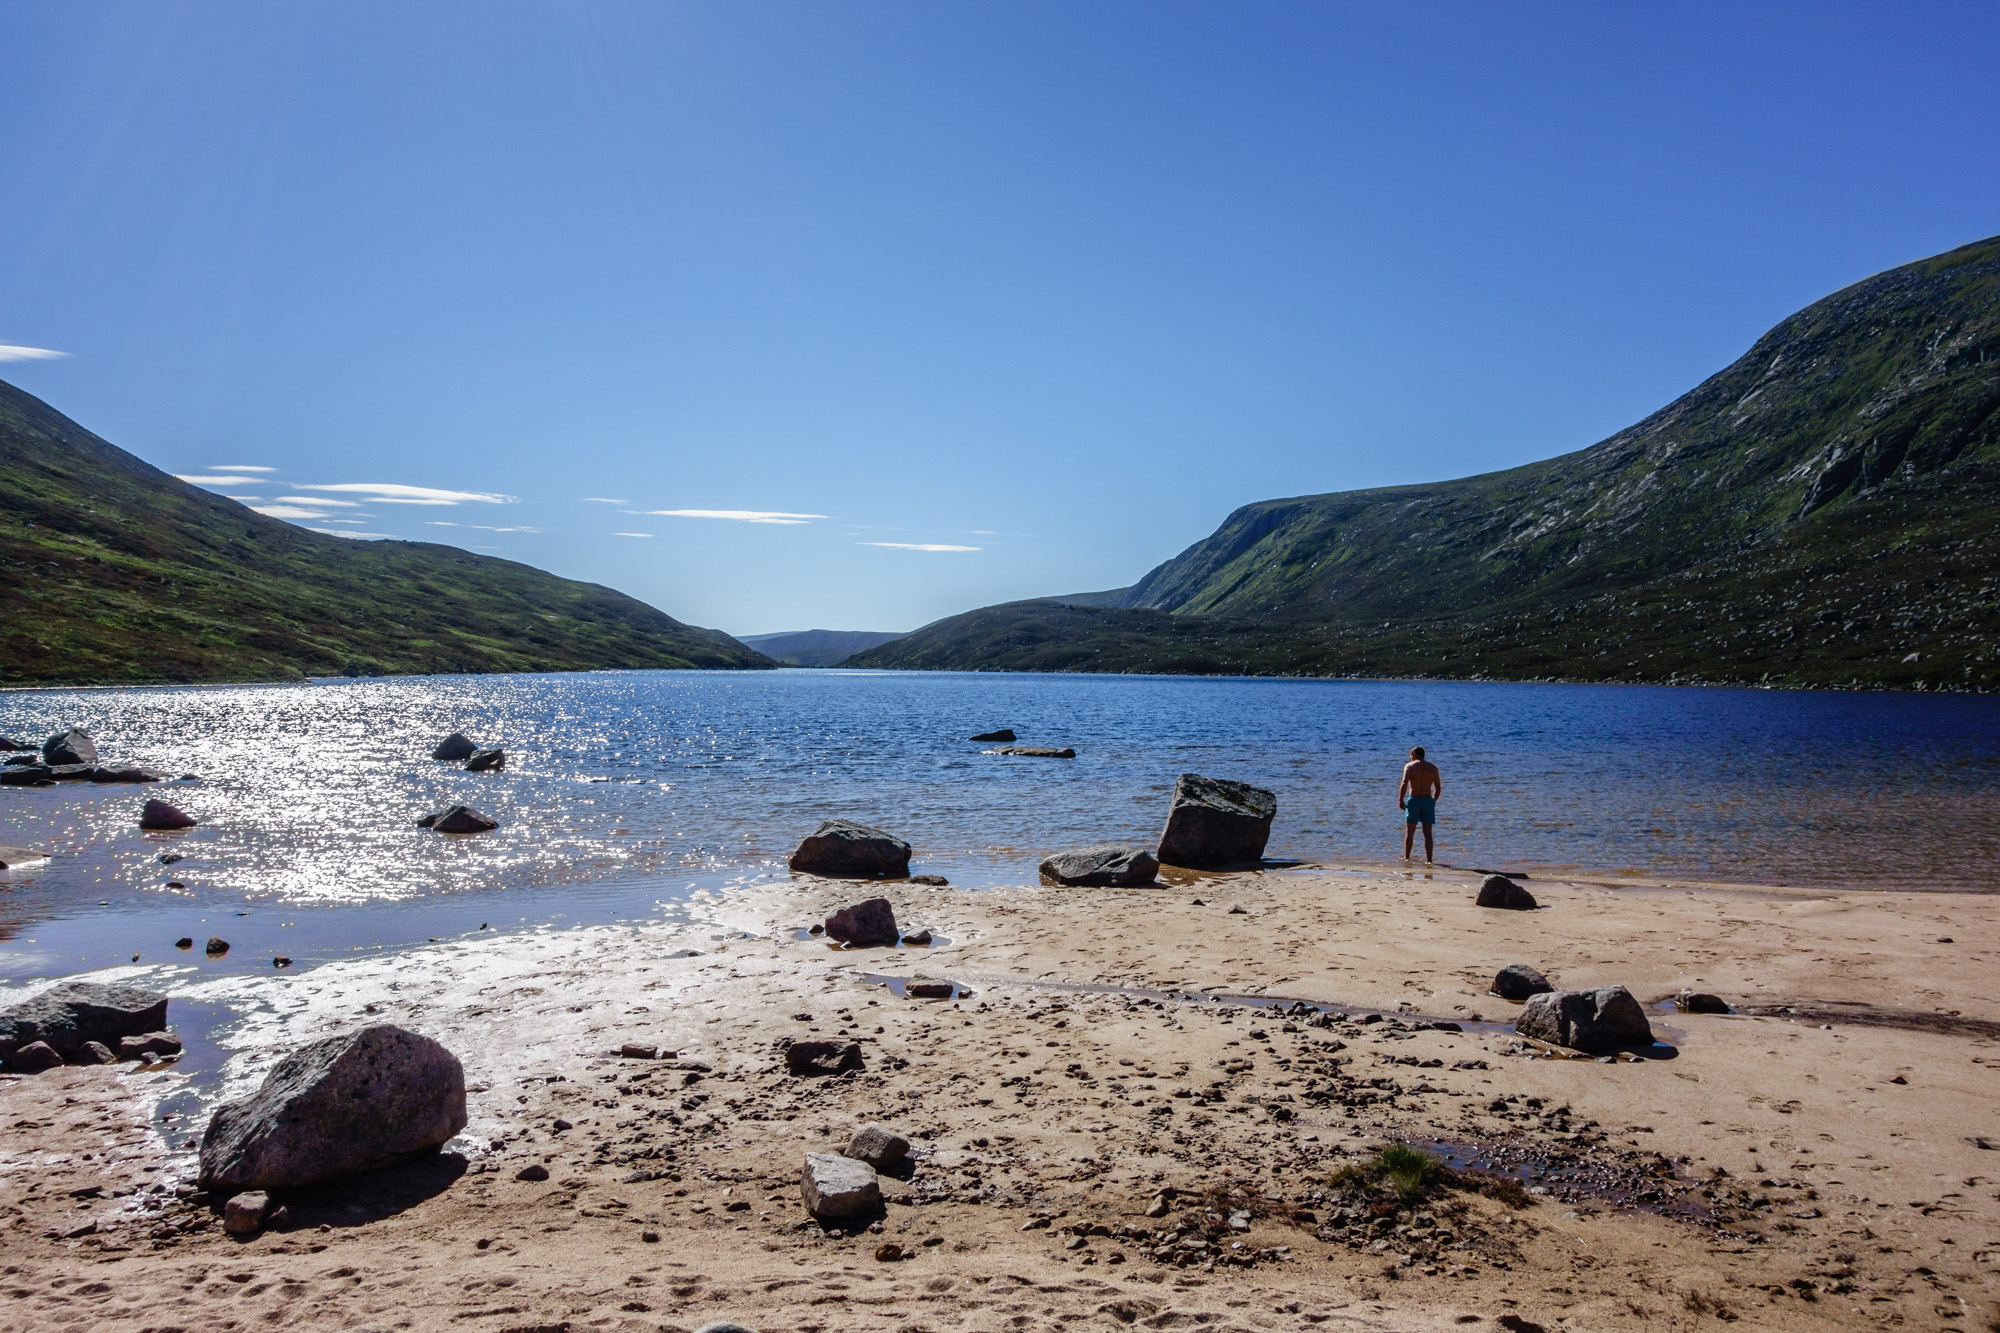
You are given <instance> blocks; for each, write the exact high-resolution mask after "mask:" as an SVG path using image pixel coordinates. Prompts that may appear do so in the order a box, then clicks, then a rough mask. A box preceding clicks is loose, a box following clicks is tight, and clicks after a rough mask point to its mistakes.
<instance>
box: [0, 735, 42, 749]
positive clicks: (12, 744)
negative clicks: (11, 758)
mask: <svg viewBox="0 0 2000 1333" xmlns="http://www.w3.org/2000/svg"><path fill="white" fill-rule="evenodd" d="M41 748H42V747H41V746H39V745H36V744H35V743H34V742H33V741H17V740H14V739H13V738H11V737H8V736H0V750H39V749H41Z"/></svg>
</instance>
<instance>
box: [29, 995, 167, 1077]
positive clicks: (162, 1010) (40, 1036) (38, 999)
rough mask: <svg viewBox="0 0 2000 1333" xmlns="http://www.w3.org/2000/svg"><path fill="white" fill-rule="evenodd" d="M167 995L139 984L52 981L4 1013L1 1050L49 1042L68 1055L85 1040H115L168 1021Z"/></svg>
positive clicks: (112, 1043)
mask: <svg viewBox="0 0 2000 1333" xmlns="http://www.w3.org/2000/svg"><path fill="white" fill-rule="evenodd" d="M166 1022H167V997H166V996H164V995H160V994H158V993H156V992H153V991H148V990H140V989H139V988H138V987H136V986H119V985H104V984H102V983H100V982H95V981H72V982H67V983H65V984H63V985H60V986H54V987H51V988H50V989H48V990H45V991H43V992H42V993H41V994H40V995H36V996H33V997H31V998H29V999H26V1000H23V1001H22V1002H21V1003H20V1004H18V1005H16V1006H14V1008H12V1009H10V1010H8V1011H7V1012H6V1013H4V1014H0V1056H8V1055H12V1054H13V1053H14V1052H16V1051H18V1050H19V1049H20V1048H22V1047H24V1046H27V1045H30V1044H32V1043H34V1042H38V1041H40V1042H47V1043H48V1045H49V1048H50V1049H51V1050H53V1051H55V1052H56V1053H57V1054H58V1055H60V1056H62V1057H64V1058H65V1059H67V1058H70V1057H73V1056H75V1055H76V1054H77V1053H78V1052H79V1051H81V1050H82V1049H83V1047H84V1044H85V1043H86V1042H93V1041H95V1042H100V1043H102V1044H103V1045H105V1046H106V1047H112V1046H116V1045H117V1044H118V1042H119V1039H120V1038H121V1037H136V1036H141V1035H144V1034H146V1033H152V1032H158V1031H159V1030H160V1029H161V1028H163V1027H165V1026H166Z"/></svg>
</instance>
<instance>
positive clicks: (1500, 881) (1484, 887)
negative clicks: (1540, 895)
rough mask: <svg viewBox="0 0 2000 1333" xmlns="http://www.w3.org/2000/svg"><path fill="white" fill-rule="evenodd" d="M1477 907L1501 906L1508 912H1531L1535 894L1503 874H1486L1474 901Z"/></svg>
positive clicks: (1533, 906)
mask: <svg viewBox="0 0 2000 1333" xmlns="http://www.w3.org/2000/svg"><path fill="white" fill-rule="evenodd" d="M1474 906H1477V907H1502V908H1505V909H1507V910H1508V911H1510V912H1532V911H1534V910H1535V895H1534V894H1532V893H1529V892H1528V891H1527V890H1526V889H1524V888H1522V887H1521V886H1520V885H1519V884H1516V883H1515V882H1514V881H1513V880H1511V879H1508V878H1507V877H1506V876H1505V875H1488V876H1487V877H1486V880H1485V882H1484V883H1482V884H1481V885H1480V886H1479V897H1478V898H1477V899H1476V900H1475V901H1474Z"/></svg>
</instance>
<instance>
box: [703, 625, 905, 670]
mask: <svg viewBox="0 0 2000 1333" xmlns="http://www.w3.org/2000/svg"><path fill="white" fill-rule="evenodd" d="M902 637H903V636H902V635H900V634H895V633H890V632H888V631H883V630H867V629H795V630H786V631H784V632H782V633H779V634H746V635H744V636H743V638H742V639H741V642H743V643H747V644H749V645H750V646H751V647H752V648H755V649H756V650H757V651H758V652H760V653H762V654H764V655H765V656H766V657H769V658H773V659H775V660H776V661H779V662H783V663H785V664H787V665H788V666H803V667H830V666H834V665H836V664H838V663H839V662H840V661H841V660H842V659H844V658H848V657H852V656H853V655H854V654H855V653H858V652H863V651H865V650H867V649H869V648H873V647H875V646H876V645H878V644H884V643H887V642H889V640H891V639H900V638H902Z"/></svg>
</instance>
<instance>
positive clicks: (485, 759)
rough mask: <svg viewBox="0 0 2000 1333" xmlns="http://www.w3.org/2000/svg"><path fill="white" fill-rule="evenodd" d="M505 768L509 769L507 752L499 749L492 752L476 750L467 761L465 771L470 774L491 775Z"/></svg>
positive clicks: (467, 757)
mask: <svg viewBox="0 0 2000 1333" xmlns="http://www.w3.org/2000/svg"><path fill="white" fill-rule="evenodd" d="M505 767H507V752H506V751H505V750H502V749H499V748H497V747H496V748H494V749H491V750H475V751H473V752H472V753H471V754H469V755H467V756H466V759H465V771H466V772H468V773H491V772H493V771H494V770H496V769H502V768H505Z"/></svg>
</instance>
